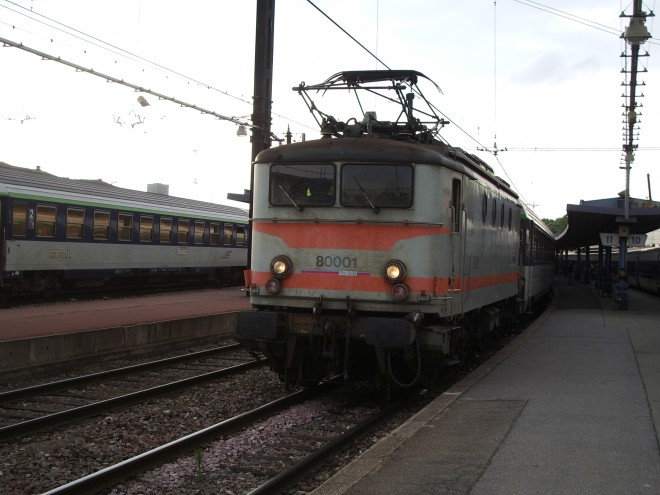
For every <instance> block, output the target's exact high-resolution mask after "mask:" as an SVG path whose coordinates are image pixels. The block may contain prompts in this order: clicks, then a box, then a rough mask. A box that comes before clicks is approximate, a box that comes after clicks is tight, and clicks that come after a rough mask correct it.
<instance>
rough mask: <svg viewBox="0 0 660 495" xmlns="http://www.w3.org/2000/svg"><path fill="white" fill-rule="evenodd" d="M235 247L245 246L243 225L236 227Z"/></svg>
mask: <svg viewBox="0 0 660 495" xmlns="http://www.w3.org/2000/svg"><path fill="white" fill-rule="evenodd" d="M236 245H237V246H245V245H246V239H245V226H244V225H237V226H236Z"/></svg>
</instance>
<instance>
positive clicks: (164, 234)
mask: <svg viewBox="0 0 660 495" xmlns="http://www.w3.org/2000/svg"><path fill="white" fill-rule="evenodd" d="M160 242H172V219H171V218H161V219H160Z"/></svg>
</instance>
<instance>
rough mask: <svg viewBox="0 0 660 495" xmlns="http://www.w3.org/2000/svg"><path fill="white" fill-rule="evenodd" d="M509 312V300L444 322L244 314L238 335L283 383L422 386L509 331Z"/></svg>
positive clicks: (512, 307) (415, 317)
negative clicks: (361, 383)
mask: <svg viewBox="0 0 660 495" xmlns="http://www.w3.org/2000/svg"><path fill="white" fill-rule="evenodd" d="M516 307H517V305H516V301H515V298H512V299H510V300H508V301H505V302H502V303H499V304H497V305H493V306H489V307H486V308H481V309H479V310H475V311H472V312H469V313H465V314H463V315H460V316H459V317H454V318H445V319H441V318H439V317H438V316H437V315H433V314H426V315H423V314H421V313H416V312H414V313H410V314H408V315H402V316H400V317H392V316H384V315H383V316H380V317H373V316H364V315H360V314H357V315H345V314H343V315H339V314H336V315H331V314H325V313H323V314H311V313H293V312H284V311H283V312H274V311H249V312H243V313H240V314H239V321H238V329H237V336H238V338H239V340H240V341H242V342H243V343H244V344H246V345H248V346H249V347H250V348H253V349H255V350H259V351H261V352H262V353H264V354H265V355H266V356H267V358H268V361H269V364H270V366H271V368H272V369H273V370H274V371H275V372H277V373H278V374H279V376H280V378H281V379H282V380H283V381H284V382H285V383H286V384H287V385H288V384H302V385H313V384H316V383H319V382H321V381H325V380H330V379H341V380H344V381H348V382H367V383H370V384H375V385H376V386H377V387H379V388H383V387H386V388H387V389H388V390H389V389H390V388H392V387H393V388H407V387H410V386H413V385H417V384H420V383H428V382H430V381H432V380H433V379H434V377H435V376H437V374H438V373H439V372H440V371H441V370H442V369H445V368H447V367H450V366H453V365H457V364H460V363H464V362H465V361H466V359H467V358H468V357H469V356H470V354H471V353H473V352H474V351H478V350H480V349H483V348H484V347H486V346H487V345H488V341H489V340H492V339H493V338H494V337H495V336H496V335H497V334H498V333H499V332H503V331H510V330H511V329H512V328H513V326H514V324H515V322H516V316H517V315H516V313H517V312H516Z"/></svg>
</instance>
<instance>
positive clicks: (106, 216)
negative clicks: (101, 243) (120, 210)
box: [94, 211, 110, 240]
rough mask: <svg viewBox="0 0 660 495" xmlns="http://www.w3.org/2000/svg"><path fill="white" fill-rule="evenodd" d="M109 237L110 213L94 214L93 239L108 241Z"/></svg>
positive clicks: (100, 212)
mask: <svg viewBox="0 0 660 495" xmlns="http://www.w3.org/2000/svg"><path fill="white" fill-rule="evenodd" d="M109 237H110V212H109V211H95V212H94V239H101V240H103V239H108V238H109Z"/></svg>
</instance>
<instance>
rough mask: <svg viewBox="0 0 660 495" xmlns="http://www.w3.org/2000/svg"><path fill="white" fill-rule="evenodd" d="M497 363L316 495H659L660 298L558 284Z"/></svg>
mask: <svg viewBox="0 0 660 495" xmlns="http://www.w3.org/2000/svg"><path fill="white" fill-rule="evenodd" d="M555 296H556V297H555V298H554V302H553V304H552V305H551V307H550V308H549V309H548V310H547V311H546V312H545V313H544V314H543V315H542V316H541V317H540V318H539V319H538V320H537V321H536V322H534V323H533V325H531V326H530V327H529V328H528V329H527V330H526V331H525V332H523V333H522V334H520V335H519V337H518V338H517V339H516V340H515V341H514V342H512V344H511V345H509V346H507V347H506V348H505V349H503V350H502V351H500V352H499V353H498V354H497V355H495V356H494V357H493V358H492V359H491V360H489V361H488V362H486V363H484V365H482V366H481V367H480V368H479V369H477V370H476V371H475V372H474V373H472V374H471V375H470V376H468V377H467V378H466V379H464V380H462V381H461V382H459V383H458V384H457V385H455V386H454V387H452V388H451V389H449V390H447V391H446V392H445V393H443V394H442V395H441V396H440V397H438V398H437V399H435V400H434V401H433V402H432V403H431V404H429V405H428V406H427V407H426V408H425V409H424V410H422V411H420V412H419V413H418V414H416V415H415V416H414V417H412V418H411V419H410V420H409V421H408V422H406V423H405V424H403V425H401V426H400V427H399V428H397V429H396V430H395V431H393V432H392V433H390V434H389V435H388V436H387V437H385V438H383V439H382V440H380V441H379V442H378V443H376V444H375V445H374V446H373V447H372V448H371V449H369V450H368V451H366V452H365V453H364V454H363V455H362V456H361V457H360V458H358V459H356V460H355V461H354V462H352V463H351V464H350V465H348V466H346V467H345V468H344V469H343V470H341V471H340V472H338V473H337V474H336V475H335V476H334V477H332V478H330V479H329V480H328V481H327V482H326V483H325V484H324V485H322V486H320V487H319V488H317V489H316V490H315V491H314V492H313V494H314V495H338V494H348V495H370V494H379V495H380V494H383V493H387V494H389V495H409V494H410V495H413V494H414V495H419V494H470V495H481V494H489V495H491V494H497V493H501V494H507V495H515V494H521V495H522V494H524V495H530V494H580V495H589V494H598V495H602V494H623V493H626V494H652V493H653V494H655V493H660V452H659V445H660V436H659V435H660V300H659V299H658V298H657V297H655V296H651V295H648V294H644V293H641V292H632V293H631V295H630V300H629V308H628V310H627V311H621V310H618V308H617V307H616V306H615V303H614V301H613V300H612V299H606V298H600V297H598V296H597V294H596V292H595V291H594V290H593V288H592V287H591V286H589V285H581V284H577V285H569V284H568V283H567V282H566V280H565V279H558V280H557V281H556V283H555Z"/></svg>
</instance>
